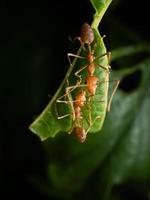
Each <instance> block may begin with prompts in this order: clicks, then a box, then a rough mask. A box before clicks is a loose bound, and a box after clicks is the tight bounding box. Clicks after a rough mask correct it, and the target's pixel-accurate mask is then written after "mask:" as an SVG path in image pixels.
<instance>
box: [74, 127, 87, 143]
mask: <svg viewBox="0 0 150 200" xmlns="http://www.w3.org/2000/svg"><path fill="white" fill-rule="evenodd" d="M73 132H74V134H75V136H76V138H77V139H78V140H79V141H80V142H81V143H83V142H84V141H85V139H86V131H85V129H84V128H83V127H74V129H73Z"/></svg>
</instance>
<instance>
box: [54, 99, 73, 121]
mask: <svg viewBox="0 0 150 200" xmlns="http://www.w3.org/2000/svg"><path fill="white" fill-rule="evenodd" d="M54 106H55V113H56V116H57V119H63V118H66V117H68V116H70V115H71V114H69V113H68V114H65V115H62V116H60V115H59V113H58V110H57V107H56V103H54Z"/></svg>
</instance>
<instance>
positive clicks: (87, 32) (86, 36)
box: [80, 23, 94, 45]
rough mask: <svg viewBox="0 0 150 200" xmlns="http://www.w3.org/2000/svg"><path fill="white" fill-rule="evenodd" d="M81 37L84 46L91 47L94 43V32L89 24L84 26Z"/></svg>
mask: <svg viewBox="0 0 150 200" xmlns="http://www.w3.org/2000/svg"><path fill="white" fill-rule="evenodd" d="M80 37H81V40H82V42H83V43H84V44H88V45H90V44H91V43H92V42H93V40H94V32H93V30H92V28H91V26H90V25H89V24H87V23H84V24H83V26H82V28H81V34H80Z"/></svg>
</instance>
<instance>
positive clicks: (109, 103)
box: [107, 80, 120, 112]
mask: <svg viewBox="0 0 150 200" xmlns="http://www.w3.org/2000/svg"><path fill="white" fill-rule="evenodd" d="M114 81H115V82H116V84H115V86H114V88H113V91H112V94H111V96H110V99H109V101H108V105H107V111H108V112H109V111H110V106H111V103H112V99H113V96H114V94H115V92H116V90H117V88H118V85H119V83H120V81H119V80H114Z"/></svg>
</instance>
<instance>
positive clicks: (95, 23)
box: [91, 0, 112, 30]
mask: <svg viewBox="0 0 150 200" xmlns="http://www.w3.org/2000/svg"><path fill="white" fill-rule="evenodd" d="M111 2H112V0H106V2H105V3H104V4H102V5H101V7H100V9H99V10H98V11H97V12H96V13H95V14H94V20H93V23H92V25H91V27H92V28H93V29H96V30H97V29H98V25H99V23H100V22H101V19H102V17H103V15H104V14H105V12H106V10H107V8H108V7H109V5H110V3H111Z"/></svg>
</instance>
